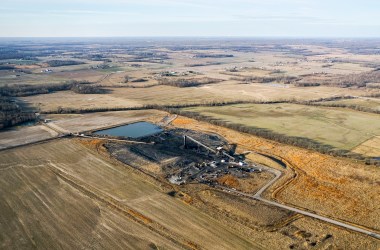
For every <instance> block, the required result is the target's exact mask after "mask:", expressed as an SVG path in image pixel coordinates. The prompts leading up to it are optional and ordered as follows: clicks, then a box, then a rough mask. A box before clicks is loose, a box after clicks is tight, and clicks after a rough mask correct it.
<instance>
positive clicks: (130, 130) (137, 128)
mask: <svg viewBox="0 0 380 250" xmlns="http://www.w3.org/2000/svg"><path fill="white" fill-rule="evenodd" d="M162 131H163V130H162V129H161V128H160V127H158V126H156V125H154V124H152V123H149V122H136V123H132V124H127V125H123V126H119V127H115V128H110V129H104V130H99V131H96V132H95V133H94V134H96V135H108V136H124V137H130V138H140V137H145V136H149V135H154V134H157V133H160V132H162Z"/></svg>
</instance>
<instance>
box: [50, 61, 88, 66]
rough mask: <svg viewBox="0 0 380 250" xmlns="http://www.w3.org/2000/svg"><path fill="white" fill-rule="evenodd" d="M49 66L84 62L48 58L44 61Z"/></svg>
mask: <svg viewBox="0 0 380 250" xmlns="http://www.w3.org/2000/svg"><path fill="white" fill-rule="evenodd" d="M46 63H47V64H48V65H49V67H60V66H70V65H80V64H84V62H80V61H74V60H50V61H47V62H46Z"/></svg>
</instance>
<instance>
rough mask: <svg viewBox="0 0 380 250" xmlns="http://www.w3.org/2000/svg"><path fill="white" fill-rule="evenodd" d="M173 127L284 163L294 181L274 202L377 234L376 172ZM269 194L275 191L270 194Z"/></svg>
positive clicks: (379, 187)
mask: <svg viewBox="0 0 380 250" xmlns="http://www.w3.org/2000/svg"><path fill="white" fill-rule="evenodd" d="M183 124H185V125H183ZM173 125H174V126H178V127H184V128H188V129H195V130H201V131H207V132H213V133H218V134H220V135H222V136H224V137H225V138H226V139H227V140H229V141H230V142H232V143H238V144H239V146H241V147H242V148H243V149H244V150H245V149H247V150H258V151H260V152H263V153H266V154H268V155H276V156H279V157H281V158H283V159H285V160H286V161H287V162H289V163H290V164H291V166H293V168H294V171H295V172H296V173H297V177H296V179H295V180H294V181H292V182H290V183H289V184H288V185H287V186H286V187H285V188H283V189H281V190H280V191H279V192H276V197H275V198H276V199H278V200H280V201H283V202H285V203H288V204H292V205H295V206H299V207H303V208H306V209H309V210H312V211H316V212H317V213H320V214H324V215H327V216H330V217H335V218H338V219H341V220H345V221H349V222H353V223H356V224H359V225H363V226H367V227H369V228H373V229H376V230H380V220H379V218H380V203H378V202H376V201H377V199H376V197H377V196H378V194H379V193H380V183H379V181H378V178H379V176H380V170H379V168H377V167H374V166H366V165H364V164H361V163H357V162H355V161H352V160H347V159H342V158H336V157H331V156H328V155H322V154H320V153H316V152H312V151H308V150H304V149H300V148H296V147H293V146H288V145H283V144H279V143H275V142H272V141H267V140H264V139H261V138H258V137H255V136H251V135H247V134H243V133H239V132H236V131H233V130H231V129H226V128H223V127H218V126H214V125H210V124H208V123H204V122H197V121H194V120H191V119H188V118H182V117H181V118H179V119H177V120H175V121H174V122H173ZM285 173H286V175H285V176H287V178H291V177H292V176H293V172H292V170H291V169H287V170H286V171H285ZM285 179H286V178H285ZM285 179H283V180H284V181H285ZM281 183H283V182H281V181H280V182H279V183H278V185H277V187H278V186H279V185H280V184H281ZM273 190H275V187H274V188H272V192H273Z"/></svg>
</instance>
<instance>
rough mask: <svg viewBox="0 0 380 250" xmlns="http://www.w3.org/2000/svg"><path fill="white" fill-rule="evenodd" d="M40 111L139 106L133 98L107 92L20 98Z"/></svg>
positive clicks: (68, 93) (54, 94)
mask: <svg viewBox="0 0 380 250" xmlns="http://www.w3.org/2000/svg"><path fill="white" fill-rule="evenodd" d="M20 99H21V100H22V101H24V102H26V103H29V104H30V105H31V106H33V107H36V108H37V109H40V110H41V111H45V112H47V111H56V110H57V109H58V107H64V108H72V109H91V108H121V107H122V108H126V107H137V106H141V105H140V104H139V103H138V102H136V101H134V100H128V99H125V98H117V97H114V96H111V95H108V94H91V95H85V94H76V93H73V92H72V91H60V92H56V93H52V94H46V95H35V96H28V97H22V98H20Z"/></svg>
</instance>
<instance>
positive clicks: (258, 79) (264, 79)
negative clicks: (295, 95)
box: [231, 76, 299, 84]
mask: <svg viewBox="0 0 380 250" xmlns="http://www.w3.org/2000/svg"><path fill="white" fill-rule="evenodd" d="M231 80H236V81H242V82H244V83H271V82H278V83H284V84H290V83H294V82H296V81H298V80H299V78H298V77H295V76H247V77H232V78H231Z"/></svg>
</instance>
